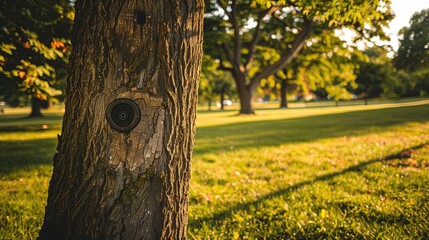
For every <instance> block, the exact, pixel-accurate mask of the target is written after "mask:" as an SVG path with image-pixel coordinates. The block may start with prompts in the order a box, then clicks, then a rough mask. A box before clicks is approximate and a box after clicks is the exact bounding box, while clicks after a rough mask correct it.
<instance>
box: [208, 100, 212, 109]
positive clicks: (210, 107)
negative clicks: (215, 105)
mask: <svg viewBox="0 0 429 240" xmlns="http://www.w3.org/2000/svg"><path fill="white" fill-rule="evenodd" d="M208 110H209V111H211V110H212V99H211V98H209V99H208Z"/></svg>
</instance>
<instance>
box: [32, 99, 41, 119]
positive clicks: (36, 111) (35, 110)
mask: <svg viewBox="0 0 429 240" xmlns="http://www.w3.org/2000/svg"><path fill="white" fill-rule="evenodd" d="M42 104H43V101H42V100H40V99H38V98H36V97H32V98H31V113H30V116H29V117H43V114H42V112H41V111H40V110H41V109H42Z"/></svg>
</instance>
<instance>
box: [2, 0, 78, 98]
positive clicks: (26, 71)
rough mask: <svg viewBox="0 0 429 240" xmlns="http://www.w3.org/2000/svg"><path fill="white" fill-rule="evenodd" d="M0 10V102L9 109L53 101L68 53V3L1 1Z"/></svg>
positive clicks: (70, 13)
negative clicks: (34, 101)
mask: <svg viewBox="0 0 429 240" xmlns="http://www.w3.org/2000/svg"><path fill="white" fill-rule="evenodd" d="M0 9H1V10H0V19H1V22H2V23H4V25H3V26H2V29H0V70H1V74H0V80H1V81H0V89H1V91H0V98H2V99H3V100H6V101H8V102H9V103H10V104H12V105H17V104H19V103H20V102H22V100H24V99H28V98H31V97H34V98H37V99H40V100H47V99H51V100H52V99H55V98H56V97H58V96H59V95H61V93H62V90H61V89H58V88H59V86H61V85H64V84H62V83H61V81H63V82H64V81H65V77H66V71H65V68H66V64H67V59H68V55H69V53H70V51H71V45H70V40H69V38H70V30H71V24H72V21H73V17H74V15H73V14H74V12H73V8H72V6H71V2H69V1H67V0H43V1H37V2H36V1H33V0H25V1H12V0H2V1H0Z"/></svg>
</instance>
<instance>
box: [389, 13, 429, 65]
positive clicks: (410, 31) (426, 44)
mask: <svg viewBox="0 0 429 240" xmlns="http://www.w3.org/2000/svg"><path fill="white" fill-rule="evenodd" d="M399 34H400V38H399V44H400V45H399V49H398V54H397V56H396V58H395V66H396V67H397V68H399V69H405V70H409V71H411V72H413V71H416V70H418V69H426V70H428V69H429V9H425V10H422V11H420V12H416V13H414V15H413V16H412V17H411V19H410V26H409V27H404V28H403V29H401V31H400V32H399ZM428 71H429V70H428Z"/></svg>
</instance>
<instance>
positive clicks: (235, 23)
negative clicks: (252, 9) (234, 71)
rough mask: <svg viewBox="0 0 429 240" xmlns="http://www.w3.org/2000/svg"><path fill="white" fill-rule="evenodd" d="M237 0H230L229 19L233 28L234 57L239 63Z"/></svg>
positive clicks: (239, 37) (239, 41) (239, 39)
mask: <svg viewBox="0 0 429 240" xmlns="http://www.w3.org/2000/svg"><path fill="white" fill-rule="evenodd" d="M236 3H237V1H236V0H232V2H231V18H230V19H229V20H230V22H231V24H232V27H233V29H234V57H235V59H236V61H237V62H238V63H239V64H241V36H240V26H239V25H238V20H237V11H238V8H237V4H236Z"/></svg>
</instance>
